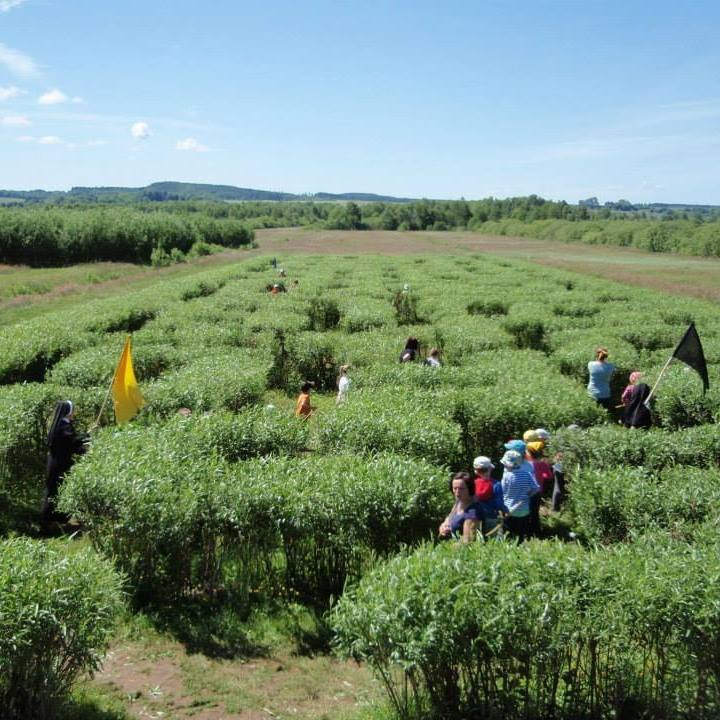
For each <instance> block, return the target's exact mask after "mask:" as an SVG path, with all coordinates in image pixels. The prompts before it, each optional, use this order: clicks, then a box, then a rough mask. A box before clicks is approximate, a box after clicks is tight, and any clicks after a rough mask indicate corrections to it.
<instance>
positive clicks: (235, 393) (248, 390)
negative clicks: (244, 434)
mask: <svg viewBox="0 0 720 720" xmlns="http://www.w3.org/2000/svg"><path fill="white" fill-rule="evenodd" d="M266 377H267V368H266V367H265V366H263V365H248V364H247V357H246V356H245V355H244V354H221V355H208V356H205V357H199V358H197V359H195V360H193V361H192V362H190V363H188V364H187V365H186V366H185V367H182V368H180V369H179V370H175V371H173V372H170V373H167V374H166V375H164V376H163V377H162V378H160V379H159V380H155V381H154V382H152V383H149V384H148V385H146V386H145V387H143V388H142V392H143V395H144V396H145V400H146V401H147V405H146V407H145V408H144V409H143V410H142V413H143V415H145V416H147V415H150V416H160V417H166V416H168V415H172V414H173V413H175V412H176V411H177V410H178V409H179V408H182V407H186V408H190V409H191V410H193V411H198V412H202V411H207V410H219V409H221V408H225V409H227V410H240V409H241V408H244V407H246V406H248V405H253V404H254V403H256V402H258V401H259V400H260V398H261V397H262V394H263V392H264V390H265V382H266Z"/></svg>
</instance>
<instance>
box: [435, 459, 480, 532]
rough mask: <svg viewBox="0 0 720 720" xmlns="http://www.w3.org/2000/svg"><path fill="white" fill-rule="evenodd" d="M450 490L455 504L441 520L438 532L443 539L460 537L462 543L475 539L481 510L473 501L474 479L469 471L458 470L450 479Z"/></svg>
mask: <svg viewBox="0 0 720 720" xmlns="http://www.w3.org/2000/svg"><path fill="white" fill-rule="evenodd" d="M450 490H451V491H452V494H453V496H454V497H455V504H454V505H453V509H452V510H451V511H450V514H449V515H448V516H447V517H446V518H445V520H443V522H442V525H440V529H439V531H438V534H439V535H440V537H441V538H442V539H444V540H447V539H449V538H451V537H460V538H462V541H463V542H464V543H469V542H471V541H473V540H475V539H476V537H477V530H478V527H479V526H480V524H481V523H482V520H483V511H482V508H481V507H480V505H479V504H478V503H477V502H475V496H474V494H473V493H474V492H475V481H474V480H473V479H472V478H471V477H470V473H466V472H459V473H455V475H453V478H452V480H450Z"/></svg>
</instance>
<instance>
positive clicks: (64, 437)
mask: <svg viewBox="0 0 720 720" xmlns="http://www.w3.org/2000/svg"><path fill="white" fill-rule="evenodd" d="M74 419H75V407H74V405H73V403H72V401H70V400H61V401H60V402H58V403H57V405H56V406H55V412H54V414H53V418H52V422H51V423H50V428H49V430H48V435H47V447H48V454H47V468H46V473H45V493H44V494H43V501H42V508H41V510H40V524H41V527H42V528H43V529H47V526H48V524H49V523H50V521H51V520H52V519H54V518H56V517H57V513H56V512H55V498H56V497H57V492H58V488H59V487H60V485H61V484H62V481H63V479H64V478H65V473H66V472H67V471H68V470H69V469H70V468H71V467H72V465H73V463H74V462H75V456H76V455H81V454H82V453H84V452H85V451H86V449H87V442H88V438H87V436H86V435H79V434H78V433H77V432H76V431H75V426H74V425H73V420H74Z"/></svg>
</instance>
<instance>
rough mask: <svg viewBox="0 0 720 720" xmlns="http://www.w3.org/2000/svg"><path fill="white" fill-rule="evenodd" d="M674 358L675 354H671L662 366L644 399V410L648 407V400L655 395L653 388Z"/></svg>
mask: <svg viewBox="0 0 720 720" xmlns="http://www.w3.org/2000/svg"><path fill="white" fill-rule="evenodd" d="M674 357H675V354H674V353H673V354H672V355H671V356H670V357H669V358H668V361H667V362H666V363H665V365H664V366H663V369H662V370H661V371H660V374H659V375H658V379H657V380H656V381H655V384H654V385H653V386H652V389H651V390H650V392H649V393H648V396H647V397H646V398H645V400H644V402H643V405H645V407H646V408H649V407H650V398H651V397H652V396H653V394H654V393H655V388H656V387H657V386H658V385H659V384H660V380H661V379H662V376H663V375H664V374H665V371H666V370H667V369H668V366H669V365H670V363H671V362H672V361H673V358H674Z"/></svg>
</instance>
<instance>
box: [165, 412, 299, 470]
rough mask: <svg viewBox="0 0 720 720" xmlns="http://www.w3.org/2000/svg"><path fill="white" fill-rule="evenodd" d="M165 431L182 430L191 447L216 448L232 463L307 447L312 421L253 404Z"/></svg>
mask: <svg viewBox="0 0 720 720" xmlns="http://www.w3.org/2000/svg"><path fill="white" fill-rule="evenodd" d="M161 432H168V433H170V432H173V433H181V434H182V437H183V438H184V439H183V442H184V443H185V444H186V446H187V447H196V448H197V451H198V452H199V453H202V452H206V451H214V452H217V453H218V454H219V455H221V456H222V457H224V458H225V459H226V460H229V461H231V462H233V461H236V460H244V459H248V458H252V457H257V456H263V455H270V454H277V455H297V454H298V453H300V452H302V451H303V450H305V449H306V448H307V445H308V437H309V429H308V424H307V423H306V422H303V421H302V420H298V419H297V418H296V417H295V416H294V415H292V414H289V413H286V412H282V411H280V410H278V409H277V408H273V407H270V406H269V407H250V408H247V409H245V410H241V411H240V412H238V413H236V414H232V413H228V412H215V413H211V414H210V415H208V416H197V415H193V416H191V417H189V418H179V419H176V420H175V422H174V425H173V424H170V425H169V426H165V427H163V429H162V431H161Z"/></svg>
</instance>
